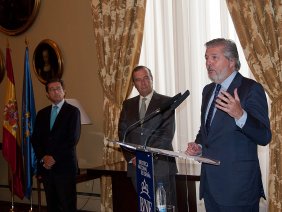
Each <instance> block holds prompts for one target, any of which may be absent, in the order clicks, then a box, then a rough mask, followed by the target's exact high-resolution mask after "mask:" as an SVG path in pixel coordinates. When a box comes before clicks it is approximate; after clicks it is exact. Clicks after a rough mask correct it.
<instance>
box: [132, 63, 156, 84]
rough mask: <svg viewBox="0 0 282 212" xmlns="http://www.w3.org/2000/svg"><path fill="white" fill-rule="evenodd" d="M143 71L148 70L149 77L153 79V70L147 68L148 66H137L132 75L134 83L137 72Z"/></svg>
mask: <svg viewBox="0 0 282 212" xmlns="http://www.w3.org/2000/svg"><path fill="white" fill-rule="evenodd" d="M141 69H147V70H148V72H149V75H150V77H151V79H153V75H152V72H151V70H150V69H149V68H148V67H146V66H136V67H135V68H134V69H133V71H132V75H131V78H132V81H133V82H134V79H133V73H135V72H137V71H139V70H141Z"/></svg>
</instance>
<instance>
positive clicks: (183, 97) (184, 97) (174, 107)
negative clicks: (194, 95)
mask: <svg viewBox="0 0 282 212" xmlns="http://www.w3.org/2000/svg"><path fill="white" fill-rule="evenodd" d="M189 95H190V91H189V90H187V91H185V92H184V94H182V96H181V97H179V98H178V99H177V100H176V101H175V102H174V103H173V104H172V105H171V109H172V110H174V109H176V108H177V107H178V106H179V105H180V104H181V103H182V102H183V101H184V100H185V99H186V98H187V97H188V96H189Z"/></svg>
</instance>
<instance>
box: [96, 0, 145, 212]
mask: <svg viewBox="0 0 282 212" xmlns="http://www.w3.org/2000/svg"><path fill="white" fill-rule="evenodd" d="M145 8H146V0H92V2H91V9H92V17H93V26H94V34H95V42H96V48H97V52H98V62H99V67H98V73H99V77H100V80H101V84H102V87H103V92H104V108H103V110H104V133H105V137H104V155H103V162H104V164H105V165H106V164H112V163H115V162H119V161H122V160H124V159H123V156H122V153H121V152H120V149H119V148H118V147H117V146H116V145H113V144H112V143H109V141H116V140H118V133H117V129H118V119H119V114H120V111H121V106H122V102H123V100H124V99H125V98H126V97H127V96H128V95H129V93H130V92H131V90H132V83H131V80H130V79H131V71H132V69H133V67H134V66H136V65H137V64H138V61H139V56H140V51H141V45H142V38H143V29H144V19H145ZM101 210H102V211H107V212H108V211H112V188H111V179H110V178H109V177H103V178H102V180H101Z"/></svg>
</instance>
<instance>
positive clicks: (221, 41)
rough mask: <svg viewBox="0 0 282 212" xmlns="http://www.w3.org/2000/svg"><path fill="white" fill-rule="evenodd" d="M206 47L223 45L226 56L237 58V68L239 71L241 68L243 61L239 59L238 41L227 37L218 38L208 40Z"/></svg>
mask: <svg viewBox="0 0 282 212" xmlns="http://www.w3.org/2000/svg"><path fill="white" fill-rule="evenodd" d="M205 46H206V48H209V47H214V46H223V47H224V56H225V57H226V58H227V59H228V60H230V59H234V60H235V69H236V70H237V71H239V70H240V68H241V63H240V59H239V54H238V50H237V46H236V43H235V42H234V41H232V40H229V39H225V38H216V39H213V40H211V41H208V42H206V44H205Z"/></svg>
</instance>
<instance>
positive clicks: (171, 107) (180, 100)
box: [144, 90, 190, 149]
mask: <svg viewBox="0 0 282 212" xmlns="http://www.w3.org/2000/svg"><path fill="white" fill-rule="evenodd" d="M189 95H190V91H189V90H186V91H185V92H184V93H183V94H182V95H180V97H178V98H177V99H176V101H175V102H174V103H173V104H172V105H170V108H169V109H170V110H175V109H176V108H177V107H178V106H179V105H180V104H181V103H182V102H183V101H184V100H185V99H186V98H187V97H188V96H189ZM147 143H148V138H147V139H146V140H145V144H144V149H146V147H147Z"/></svg>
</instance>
